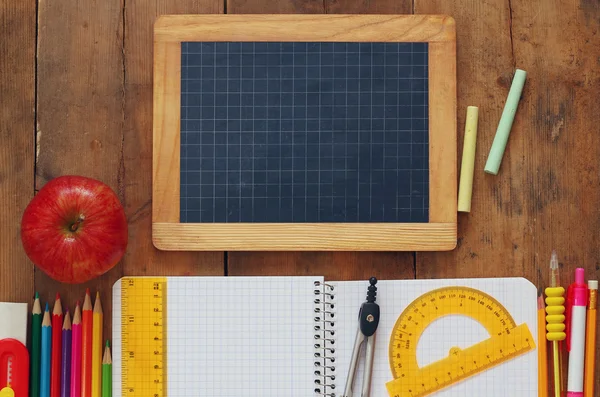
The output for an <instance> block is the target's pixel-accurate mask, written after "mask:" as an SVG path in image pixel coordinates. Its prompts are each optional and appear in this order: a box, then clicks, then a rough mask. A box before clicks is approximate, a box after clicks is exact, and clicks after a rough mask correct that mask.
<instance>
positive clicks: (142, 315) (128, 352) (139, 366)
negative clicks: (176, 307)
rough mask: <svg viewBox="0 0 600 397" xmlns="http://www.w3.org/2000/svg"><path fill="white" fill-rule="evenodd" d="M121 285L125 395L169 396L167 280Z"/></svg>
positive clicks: (123, 386) (134, 281)
mask: <svg viewBox="0 0 600 397" xmlns="http://www.w3.org/2000/svg"><path fill="white" fill-rule="evenodd" d="M121 286H122V306H121V307H122V315H121V317H122V325H123V331H122V334H123V345H122V355H121V357H122V360H123V366H122V393H123V394H122V395H123V396H124V397H125V396H127V397H138V396H144V397H148V396H149V397H165V396H166V382H165V378H166V377H165V371H166V365H165V363H166V353H165V351H166V349H165V346H164V343H165V333H166V327H165V315H166V313H165V305H164V302H165V300H166V290H165V286H166V279H164V278H136V279H123V280H122V284H121ZM130 335H131V338H130V337H129V336H130Z"/></svg>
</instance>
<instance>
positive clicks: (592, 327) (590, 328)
mask: <svg viewBox="0 0 600 397" xmlns="http://www.w3.org/2000/svg"><path fill="white" fill-rule="evenodd" d="M588 294H589V295H588V296H589V298H588V299H589V300H588V308H587V328H586V330H585V349H586V350H585V376H584V379H585V381H584V384H583V397H594V387H595V383H596V378H597V377H598V373H597V372H596V328H597V327H598V310H597V307H596V306H597V305H598V280H589V281H588ZM596 394H598V393H596Z"/></svg>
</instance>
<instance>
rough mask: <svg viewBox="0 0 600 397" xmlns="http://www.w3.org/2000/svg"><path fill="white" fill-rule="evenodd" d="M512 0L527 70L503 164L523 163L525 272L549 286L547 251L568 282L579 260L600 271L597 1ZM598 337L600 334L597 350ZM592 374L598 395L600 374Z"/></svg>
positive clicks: (593, 274) (519, 58) (519, 56)
mask: <svg viewBox="0 0 600 397" xmlns="http://www.w3.org/2000/svg"><path fill="white" fill-rule="evenodd" d="M510 4H511V7H512V33H513V35H512V43H513V54H514V57H515V60H516V62H515V63H516V65H517V67H519V68H521V69H523V70H525V71H527V72H528V77H527V82H526V92H525V93H524V95H523V97H522V99H521V104H520V105H519V111H518V115H519V116H521V121H522V126H523V127H522V129H521V130H517V131H518V132H517V133H516V134H514V132H515V131H513V134H511V137H510V139H512V140H513V141H512V142H511V146H510V148H508V149H507V150H508V153H509V155H510V157H509V158H510V161H509V162H507V163H505V164H503V165H502V168H501V170H500V171H501V172H503V171H505V170H506V168H504V167H505V166H506V165H510V167H511V170H512V169H514V168H517V169H519V170H522V171H521V172H522V176H521V178H522V179H521V178H520V181H518V182H517V183H518V185H517V186H522V189H521V190H520V192H519V193H520V195H521V196H522V199H521V202H522V203H523V204H522V205H523V213H524V214H525V215H526V216H527V222H526V225H527V226H528V228H527V229H528V230H526V233H525V235H524V244H523V245H521V246H520V247H519V248H518V249H519V250H521V251H522V252H523V253H524V254H523V264H522V268H523V272H524V274H525V275H527V276H529V278H530V280H531V281H532V282H534V283H535V284H536V285H542V286H547V285H548V283H549V281H550V280H549V271H548V263H549V260H550V253H551V251H552V250H553V249H556V251H557V254H558V257H559V262H560V264H561V265H562V266H561V278H562V282H563V283H564V284H565V285H566V284H567V283H571V282H572V281H574V272H575V268H576V267H583V268H584V269H585V273H586V278H591V279H598V278H600V245H599V244H598V237H597V236H598V230H599V228H600V217H599V216H598V208H599V207H600V191H599V190H598V174H600V163H599V162H598V158H600V145H599V144H598V125H600V112H599V110H600V106H598V98H599V96H600V89H599V85H598V82H599V81H600V69H599V66H600V46H599V45H598V44H599V43H600V41H599V40H598V31H599V30H600V3H598V2H597V1H596V2H594V1H581V2H578V1H558V0H552V1H547V2H544V4H543V6H537V5H534V4H531V2H528V1H523V0H511V3H510ZM549 26H551V28H549ZM592 43H595V44H592ZM519 132H520V133H519ZM499 176H501V175H500V174H499ZM521 181H522V182H521ZM513 184H514V182H513ZM599 342H600V334H599V335H597V344H596V355H597V357H600V355H599V354H600V343H599ZM596 373H598V372H597V371H596ZM595 381H596V388H595V390H596V392H595V393H594V394H595V395H598V394H599V393H600V378H599V377H598V376H596V378H595Z"/></svg>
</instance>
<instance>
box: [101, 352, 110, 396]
mask: <svg viewBox="0 0 600 397" xmlns="http://www.w3.org/2000/svg"><path fill="white" fill-rule="evenodd" d="M102 397H112V358H111V356H110V346H109V345H108V341H106V347H105V348H104V357H103V358H102Z"/></svg>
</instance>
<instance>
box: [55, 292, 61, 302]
mask: <svg viewBox="0 0 600 397" xmlns="http://www.w3.org/2000/svg"><path fill="white" fill-rule="evenodd" d="M55 299H56V300H57V301H58V300H60V294H59V293H58V292H57V293H56V298H55Z"/></svg>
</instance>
